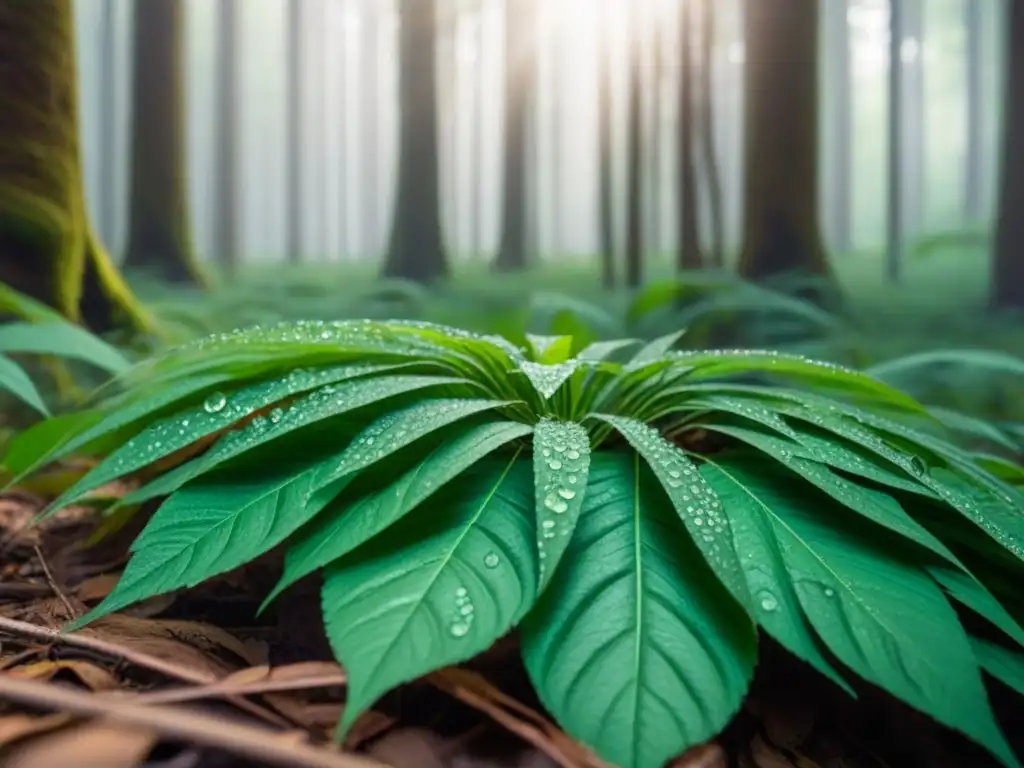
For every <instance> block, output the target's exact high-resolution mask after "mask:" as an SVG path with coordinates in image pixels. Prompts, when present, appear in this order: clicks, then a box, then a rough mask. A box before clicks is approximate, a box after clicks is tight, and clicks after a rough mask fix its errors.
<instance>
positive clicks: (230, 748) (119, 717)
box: [0, 674, 386, 768]
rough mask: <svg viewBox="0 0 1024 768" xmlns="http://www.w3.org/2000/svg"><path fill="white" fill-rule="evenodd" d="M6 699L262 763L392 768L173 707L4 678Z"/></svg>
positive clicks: (0, 687)
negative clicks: (134, 728) (147, 731)
mask: <svg viewBox="0 0 1024 768" xmlns="http://www.w3.org/2000/svg"><path fill="white" fill-rule="evenodd" d="M0 698H2V699H7V700H9V701H13V702H17V703H19V704H22V705H24V706H29V707H38V708H41V709H47V710H56V711H58V712H68V713H71V714H75V715H79V716H84V717H102V718H107V719H108V720H111V721H116V722H119V723H123V724H126V725H133V726H138V727H140V728H149V729H152V730H153V731H155V732H157V733H159V734H160V735H162V736H167V737H171V738H174V739H177V740H181V741H186V742H188V743H191V744H198V745H201V746H204V747H209V748H213V749H220V750H223V751H225V752H230V753H232V754H235V755H239V756H242V757H246V758H248V759H250V760H254V761H258V762H267V763H273V764H275V765H282V766H294V768H386V766H385V765H384V763H380V762H377V761H375V760H371V759H369V758H365V757H357V756H355V755H350V754H341V753H339V752H332V751H328V750H327V749H322V748H318V747H314V746H312V745H309V744H304V743H301V742H299V741H294V740H291V739H289V738H288V737H287V736H285V735H283V734H275V733H274V732H272V731H267V730H265V729H262V728H254V727H251V726H247V725H241V724H239V723H233V722H230V721H227V720H221V719H218V718H215V717H213V716H211V715H210V714H202V715H197V714H192V713H190V712H184V711H181V710H178V709H173V708H171V707H161V706H153V707H140V706H138V704H137V703H135V702H132V701H122V700H118V699H111V698H107V697H100V696H96V695H93V694H90V693H82V692H79V691H75V690H72V689H70V688H66V687H64V686H59V685H53V684H48V683H40V682H37V681H34V680H25V679H23V678H19V677H16V676H14V675H9V674H0Z"/></svg>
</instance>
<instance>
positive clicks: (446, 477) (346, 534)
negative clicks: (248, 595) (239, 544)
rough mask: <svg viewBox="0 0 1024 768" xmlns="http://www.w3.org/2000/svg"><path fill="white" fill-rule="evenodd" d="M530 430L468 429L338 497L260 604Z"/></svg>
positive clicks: (501, 425)
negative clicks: (363, 492)
mask: <svg viewBox="0 0 1024 768" xmlns="http://www.w3.org/2000/svg"><path fill="white" fill-rule="evenodd" d="M532 431H533V428H532V427H530V426H528V425H526V424H517V423H515V422H510V421H491V422H488V423H485V424H480V425H478V426H474V427H470V428H468V429H467V430H466V431H465V432H464V433H462V434H461V435H459V436H458V437H456V438H454V439H452V440H451V441H448V442H445V443H443V444H442V445H440V446H438V447H437V448H436V449H435V450H434V451H433V452H432V453H431V454H429V455H428V456H427V457H426V458H425V459H424V460H423V461H422V462H420V463H419V464H417V465H416V466H415V467H413V468H412V469H411V470H409V471H408V472H406V473H405V474H404V475H403V476H402V477H400V478H398V480H396V481H395V482H394V483H392V484H390V485H386V486H385V487H384V488H382V489H381V490H379V491H376V492H374V493H371V494H369V495H368V496H365V497H363V498H360V499H356V500H354V501H351V500H346V499H344V498H340V497H339V498H338V499H336V500H335V501H334V502H333V503H332V504H331V505H330V506H329V507H328V508H327V509H325V510H324V512H323V513H322V514H320V515H318V516H317V517H316V518H314V519H313V520H312V522H310V523H309V525H307V526H305V527H304V528H303V529H302V530H301V531H299V533H298V534H297V536H296V537H295V539H294V540H293V541H291V542H290V543H289V546H288V551H287V553H286V554H285V561H284V574H283V575H282V576H281V579H280V581H279V582H278V583H277V585H276V586H275V587H274V589H273V591H272V592H271V593H270V595H268V596H267V598H266V600H265V601H264V606H266V605H267V604H269V603H270V602H271V601H272V600H273V599H274V598H275V597H277V595H279V594H280V593H281V592H282V591H284V590H285V589H286V588H287V587H289V586H290V585H292V584H294V583H295V582H296V581H298V580H299V579H301V578H302V577H303V576H305V575H306V574H309V573H312V572H313V571H315V570H317V569H318V568H322V567H323V566H325V565H328V564H329V563H331V562H333V561H335V560H337V559H338V558H340V557H342V556H344V555H346V554H348V553H349V552H351V551H352V550H354V549H355V548H356V547H358V546H360V545H361V544H363V543H364V542H366V541H369V540H370V539H371V538H373V537H374V536H376V535H377V534H378V533H380V532H381V531H383V530H385V529H386V528H388V527H389V526H391V525H393V524H395V523H396V522H397V521H398V520H400V519H402V518H403V517H404V516H405V515H407V514H408V513H409V512H411V511H412V510H414V509H416V508H417V507H418V506H419V505H420V504H422V503H423V502H424V501H426V500H427V499H428V498H430V497H431V496H432V495H433V494H435V493H437V492H438V491H439V490H440V489H441V488H443V487H444V486H445V484H446V483H449V482H450V481H451V480H452V479H454V478H455V477H456V476H458V475H460V474H461V473H462V472H465V471H466V470H467V469H469V468H470V467H472V466H473V465H474V464H476V463H477V462H478V461H480V460H481V459H483V458H484V457H485V456H487V455H488V454H489V453H491V452H492V451H495V450H497V449H498V448H500V447H501V446H503V445H506V444H508V443H510V442H512V441H513V440H515V439H517V438H520V437H525V436H526V435H529V434H530V432H532Z"/></svg>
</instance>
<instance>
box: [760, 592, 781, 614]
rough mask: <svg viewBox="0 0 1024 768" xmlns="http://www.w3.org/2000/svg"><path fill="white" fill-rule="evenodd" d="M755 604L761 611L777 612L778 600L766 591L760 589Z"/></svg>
mask: <svg viewBox="0 0 1024 768" xmlns="http://www.w3.org/2000/svg"><path fill="white" fill-rule="evenodd" d="M757 602H758V605H760V606H761V610H763V611H768V612H769V613H771V612H772V611H775V610H777V609H778V607H779V600H778V598H777V597H775V595H773V594H772V593H771V592H769V591H768V590H767V589H762V590H761V591H760V592H758V593H757Z"/></svg>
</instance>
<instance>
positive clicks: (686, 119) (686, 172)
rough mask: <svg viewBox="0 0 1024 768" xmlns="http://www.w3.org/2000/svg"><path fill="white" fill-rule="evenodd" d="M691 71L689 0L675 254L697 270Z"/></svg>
mask: <svg viewBox="0 0 1024 768" xmlns="http://www.w3.org/2000/svg"><path fill="white" fill-rule="evenodd" d="M694 96H695V94H694V73H693V2H685V3H683V4H682V6H681V8H680V9H679V253H678V254H677V260H676V264H677V266H678V267H679V269H680V270H686V269H700V268H701V267H703V266H704V254H703V253H702V252H701V244H700V201H699V200H698V198H697V163H696V154H695V153H694V149H695V144H696V138H697V134H696V130H695V128H696V123H697V121H696V115H695V114H694V113H695V107H696V104H697V100H696V98H694Z"/></svg>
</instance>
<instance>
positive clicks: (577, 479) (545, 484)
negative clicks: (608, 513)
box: [533, 419, 590, 590]
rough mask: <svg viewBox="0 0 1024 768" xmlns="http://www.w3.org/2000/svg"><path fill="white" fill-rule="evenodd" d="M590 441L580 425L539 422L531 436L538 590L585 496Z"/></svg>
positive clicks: (554, 564)
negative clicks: (538, 574)
mask: <svg viewBox="0 0 1024 768" xmlns="http://www.w3.org/2000/svg"><path fill="white" fill-rule="evenodd" d="M589 470H590V438H589V436H588V435H587V430H586V429H584V428H583V427H582V426H581V425H579V424H575V423H573V422H566V421H553V420H551V419H542V420H541V421H540V422H538V424H537V427H536V429H535V431H534V433H533V483H534V493H535V496H536V502H537V530H538V534H539V535H538V537H537V550H538V557H539V561H538V562H539V563H540V589H541V590H543V589H544V587H546V586H547V584H548V582H550V581H551V576H552V574H553V573H554V572H555V569H556V568H557V567H558V563H559V561H560V560H561V559H562V553H563V552H564V551H565V548H566V546H568V544H569V540H570V539H571V538H572V532H573V530H575V528H576V520H577V518H578V517H579V514H580V509H581V508H582V506H583V499H584V497H585V495H586V488H587V475H588V473H589Z"/></svg>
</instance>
